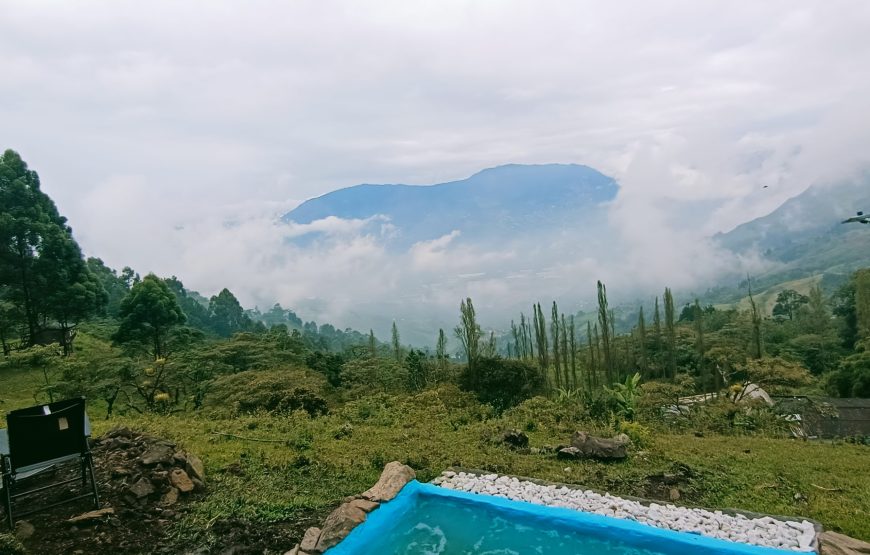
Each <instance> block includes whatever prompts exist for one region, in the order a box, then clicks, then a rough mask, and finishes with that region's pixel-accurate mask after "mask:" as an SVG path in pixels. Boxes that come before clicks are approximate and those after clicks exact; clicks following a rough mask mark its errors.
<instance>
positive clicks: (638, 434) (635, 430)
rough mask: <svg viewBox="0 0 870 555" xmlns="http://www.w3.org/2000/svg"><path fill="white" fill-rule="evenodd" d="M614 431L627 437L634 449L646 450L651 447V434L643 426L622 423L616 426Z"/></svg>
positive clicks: (634, 423) (635, 423)
mask: <svg viewBox="0 0 870 555" xmlns="http://www.w3.org/2000/svg"><path fill="white" fill-rule="evenodd" d="M616 431H617V432H618V433H620V434H625V435H627V436H628V437H629V439H631V442H632V443H633V444H634V445H635V447H638V448H646V447H649V446H651V445H652V432H651V431H650V429H649V428H647V427H646V426H644V425H643V424H639V423H637V422H626V421H622V422H620V423H619V424H617V426H616Z"/></svg>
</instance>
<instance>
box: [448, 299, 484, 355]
mask: <svg viewBox="0 0 870 555" xmlns="http://www.w3.org/2000/svg"><path fill="white" fill-rule="evenodd" d="M459 316H460V318H459V325H458V326H456V327H455V328H454V329H453V333H454V335H455V336H456V338H457V339H458V340H459V344H460V345H461V346H462V351H463V353H464V354H465V361H466V363H467V364H468V366H470V367H471V371H472V372H473V370H474V365H475V364H476V363H477V358H478V357H479V356H480V350H481V348H480V338H481V337H482V336H483V331H481V329H480V325H478V323H477V315H476V313H475V311H474V305H473V304H472V302H471V298H470V297H469V298H467V299H465V300H463V301H462V302H461V303H460V305H459Z"/></svg>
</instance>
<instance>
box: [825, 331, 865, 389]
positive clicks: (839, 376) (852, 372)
mask: <svg viewBox="0 0 870 555" xmlns="http://www.w3.org/2000/svg"><path fill="white" fill-rule="evenodd" d="M858 348H859V350H858V351H857V352H856V353H855V354H853V355H851V356H849V357H846V358H845V359H844V360H843V362H842V364H841V365H840V368H839V369H838V370H837V371H836V372H833V373H832V374H831V375H830V376H829V378H828V381H827V384H826V389H827V390H828V391H829V392H830V393H831V394H832V395H836V396H838V397H864V398H868V397H870V343H863V344H859V345H858Z"/></svg>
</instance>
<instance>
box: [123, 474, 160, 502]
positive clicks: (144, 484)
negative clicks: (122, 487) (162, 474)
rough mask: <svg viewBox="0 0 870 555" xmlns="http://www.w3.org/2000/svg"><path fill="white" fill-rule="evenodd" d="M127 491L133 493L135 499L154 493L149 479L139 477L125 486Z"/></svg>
mask: <svg viewBox="0 0 870 555" xmlns="http://www.w3.org/2000/svg"><path fill="white" fill-rule="evenodd" d="M127 491H129V492H130V493H132V494H133V495H135V496H136V499H142V498H143V497H148V496H149V495H151V494H152V493H154V486H152V485H151V480H146V479H145V478H139V480H138V481H137V482H136V483H135V484H133V485H132V486H130V487H129V488H127Z"/></svg>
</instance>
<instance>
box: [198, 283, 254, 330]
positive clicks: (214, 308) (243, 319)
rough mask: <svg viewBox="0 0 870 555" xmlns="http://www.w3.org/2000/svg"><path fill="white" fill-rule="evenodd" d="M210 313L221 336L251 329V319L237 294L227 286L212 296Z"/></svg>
mask: <svg viewBox="0 0 870 555" xmlns="http://www.w3.org/2000/svg"><path fill="white" fill-rule="evenodd" d="M208 315H209V320H210V323H211V327H212V329H214V331H215V332H216V333H217V334H218V335H220V336H221V337H229V336H231V335H233V334H234V333H238V332H240V331H247V330H249V329H251V319H250V318H249V317H248V316H247V315H246V314H245V311H244V309H243V308H242V305H241V304H240V303H239V300H238V299H236V296H235V295H233V294H232V293H231V292H230V290H229V289H227V288H224V289H221V292H220V293H218V294H217V295H215V296H213V297H212V298H211V300H210V301H209V304H208Z"/></svg>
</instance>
